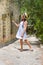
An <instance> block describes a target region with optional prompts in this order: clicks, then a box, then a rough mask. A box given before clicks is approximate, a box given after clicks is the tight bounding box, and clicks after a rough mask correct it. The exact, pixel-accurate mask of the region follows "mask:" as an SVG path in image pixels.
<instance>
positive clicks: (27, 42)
mask: <svg viewBox="0 0 43 65" xmlns="http://www.w3.org/2000/svg"><path fill="white" fill-rule="evenodd" d="M25 43H26V44H28V46H29V48H30V50H33V49H32V46H31V44H30V42H29V41H28V40H27V39H26V40H25Z"/></svg>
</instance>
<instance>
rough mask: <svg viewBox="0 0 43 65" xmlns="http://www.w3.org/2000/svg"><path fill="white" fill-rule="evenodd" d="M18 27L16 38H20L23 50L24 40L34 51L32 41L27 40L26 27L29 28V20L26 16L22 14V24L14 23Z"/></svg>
mask: <svg viewBox="0 0 43 65" xmlns="http://www.w3.org/2000/svg"><path fill="white" fill-rule="evenodd" d="M14 24H15V25H16V26H17V27H19V28H18V31H17V34H16V38H18V39H19V40H20V46H21V51H23V40H24V42H25V43H26V44H28V46H29V48H30V50H31V51H32V50H33V49H32V47H31V45H30V42H29V41H28V40H27V34H26V28H27V20H26V16H25V15H22V16H21V22H20V24H17V23H14Z"/></svg>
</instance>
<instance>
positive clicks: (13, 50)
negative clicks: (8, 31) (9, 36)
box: [0, 41, 43, 65]
mask: <svg viewBox="0 0 43 65" xmlns="http://www.w3.org/2000/svg"><path fill="white" fill-rule="evenodd" d="M16 43H17V44H16ZM32 47H33V49H34V51H30V50H29V48H28V46H27V45H23V48H24V50H23V52H20V50H19V49H20V44H19V42H18V41H16V42H14V43H12V44H9V45H8V46H5V47H3V48H0V65H42V64H43V62H42V59H43V58H42V59H41V57H42V50H43V49H42V50H41V48H40V47H39V46H38V45H32Z"/></svg>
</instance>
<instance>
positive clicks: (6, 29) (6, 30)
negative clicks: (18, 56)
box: [0, 0, 20, 44]
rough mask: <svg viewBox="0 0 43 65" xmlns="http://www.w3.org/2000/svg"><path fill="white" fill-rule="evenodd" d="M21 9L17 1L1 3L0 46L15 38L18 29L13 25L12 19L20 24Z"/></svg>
mask: <svg viewBox="0 0 43 65" xmlns="http://www.w3.org/2000/svg"><path fill="white" fill-rule="evenodd" d="M19 9H20V8H19V4H18V1H17V0H16V1H15V0H1V1H0V44H1V43H5V42H8V41H11V40H12V39H14V38H15V35H16V31H17V28H16V26H15V25H14V23H12V18H14V20H15V22H17V23H19V15H20V10H19Z"/></svg>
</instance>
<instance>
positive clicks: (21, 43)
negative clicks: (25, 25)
mask: <svg viewBox="0 0 43 65" xmlns="http://www.w3.org/2000/svg"><path fill="white" fill-rule="evenodd" d="M20 46H21V51H22V50H23V40H22V39H20Z"/></svg>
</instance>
